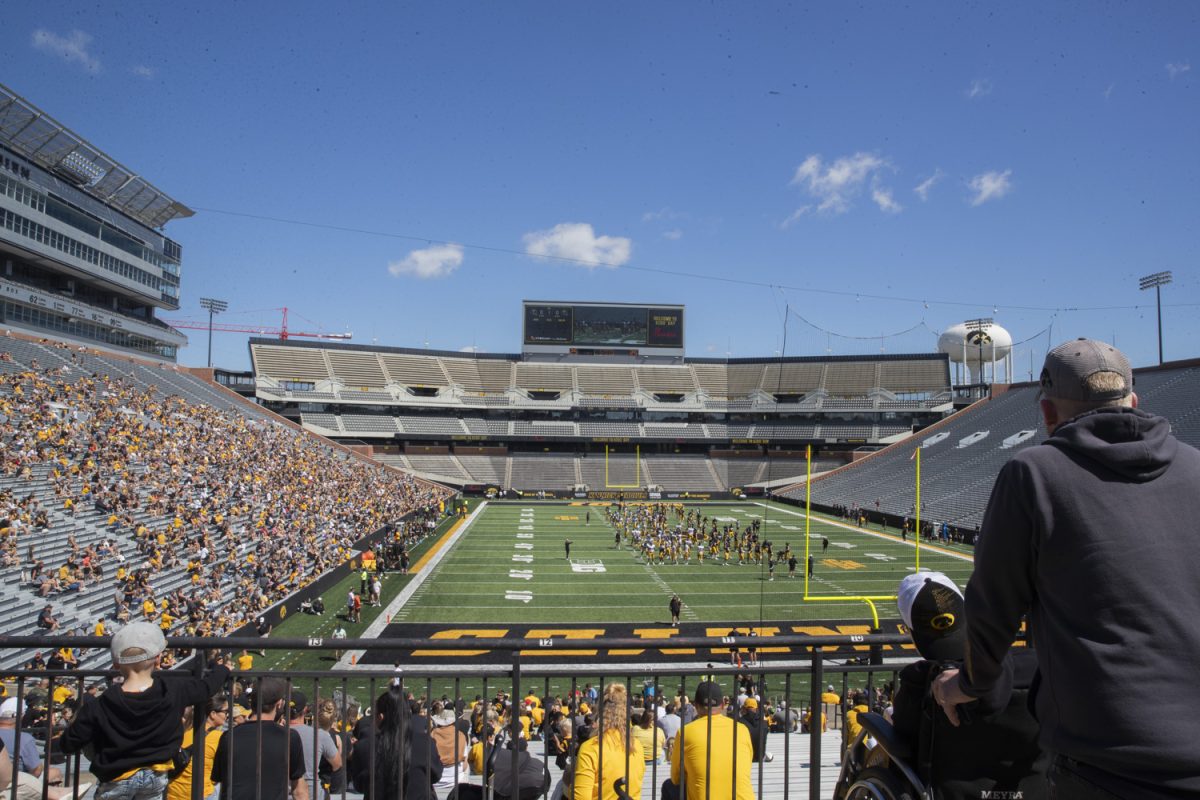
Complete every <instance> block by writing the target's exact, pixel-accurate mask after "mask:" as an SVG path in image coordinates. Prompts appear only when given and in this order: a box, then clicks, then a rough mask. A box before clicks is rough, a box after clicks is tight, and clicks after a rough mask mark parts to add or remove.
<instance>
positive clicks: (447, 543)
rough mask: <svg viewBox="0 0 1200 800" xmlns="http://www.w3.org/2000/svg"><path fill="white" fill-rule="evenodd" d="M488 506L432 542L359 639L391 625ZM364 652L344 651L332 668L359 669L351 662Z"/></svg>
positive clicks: (473, 512) (373, 636)
mask: <svg viewBox="0 0 1200 800" xmlns="http://www.w3.org/2000/svg"><path fill="white" fill-rule="evenodd" d="M487 505H488V502H487V501H486V500H484V501H483V502H482V503H480V504H479V505H478V506H476V507H475V510H474V511H472V512H471V514H470V516H468V517H467V518H466V519H460V520H459V521H458V522H456V523H454V524H453V525H452V526H450V530H448V531H446V532H445V533H443V534H442V538H440V539H438V540H437V542H436V543H434V545H433V547H431V548H429V549H428V550H426V551H425V555H423V556H421V557H420V558H419V559H417V563H416V564H414V565H413V566H412V569H411V574H412V580H410V581H409V582H408V583H407V584H406V585H405V587H404V588H403V589H401V590H400V593H399V594H397V595H396V596H395V597H393V598H392V599H391V602H389V603H388V604H387V605H386V606H385V607H384V608H383V609H381V610H380V612H379V615H378V616H377V617H375V620H374V621H373V622H372V623H371V624H370V625H368V626H367V627H366V630H364V631H363V632H362V633H361V634H359V638H360V639H374V638H377V637H378V636H379V634H381V633H383V630H384V628H386V627H387V626H388V625H390V624H391V619H392V615H393V614H395V613H396V612H397V611H399V610H400V609H401V608H403V607H404V604H405V603H407V602H408V601H409V600H410V599H411V598H412V596H413V595H414V594H416V591H417V589H419V588H421V585H422V584H423V583H425V580H426V579H427V578H428V577H429V576H430V575H431V574H433V570H434V568H435V567H437V565H438V564H440V563H441V561H442V558H443V556H445V555H446V553H448V552H450V550H451V549H453V547H454V545H455V544H457V543H458V540H459V539H461V538H462V537H463V536H465V535H466V533H467V531H468V530H470V528H471V525H472V524H473V523H474V522H475V518H476V517H478V516H479V515H480V513H482V512H483V510H484V509H485V508H487ZM365 652H366V651H365V650H350V651H348V652H346V653H345V654H344V655H343V656H342V658H341V660H339V661H338V662H337V664H335V665H334V666H333V669H357V668H359V667H360V666H361V665H359V664H357V663H352V662H351V659H353V660H354V662H357V661H358V660H359V659H361V658H362V656H363V654H364V653H365Z"/></svg>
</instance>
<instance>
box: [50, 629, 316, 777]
mask: <svg viewBox="0 0 1200 800" xmlns="http://www.w3.org/2000/svg"><path fill="white" fill-rule="evenodd" d="M166 646H167V641H166V639H165V638H164V637H163V634H162V631H161V630H159V628H158V627H157V626H155V625H152V624H151V623H149V622H135V623H133V624H132V625H126V626H125V627H124V628H122V629H121V630H119V631H117V634H116V636H114V637H113V639H112V645H111V652H112V659H113V664H114V665H115V666H116V668H117V669H119V670H120V672H121V677H122V683H121V685H119V686H114V687H112V688H110V689H108V690H107V691H105V692H104V693H103V694H102V695H100V696H99V697H98V698H97V697H92V696H91V695H86V696H84V698H83V705H82V706H81V707H80V709H79V712H78V713H77V714H76V715H75V718H74V719H73V720H72V721H71V725H70V726H69V727H68V728H67V730H66V731H65V732H64V733H63V735H62V738H61V740H60V741H61V743H62V750H63V752H64V753H78V752H79V751H80V750H82V749H83V748H84V747H87V746H90V747H92V748H93V753H92V759H91V762H92V765H91V771H92V774H93V775H95V776H96V777H97V778H98V779H99V780H100V781H101V783H100V786H99V788H98V789H97V792H98V793H100V794H102V795H110V796H113V797H117V796H119V797H128V798H139V797H150V796H157V795H161V794H162V792H163V791H164V790H165V789H166V788H167V772H168V771H169V769H170V764H171V761H172V759H173V758H174V756H175V754H176V753H178V752H179V747H180V745H181V744H182V742H183V728H182V727H181V726H180V724H179V720H180V717H181V716H182V715H183V709H184V707H185V706H190V705H196V704H199V703H204V702H206V701H207V700H208V698H210V697H212V696H213V695H214V694H216V693H217V692H218V691H219V690H220V688H221V687H222V686H223V685H224V683H225V680H226V678H228V677H229V670H228V669H227V668H226V667H225V666H224V665H223V664H222V663H221V662H220V661H219V660H218V661H217V662H216V663H215V665H214V666H213V669H212V671H211V672H210V673H209V674H208V677H207V678H206V679H204V680H201V679H199V678H192V677H184V676H179V677H175V676H171V677H160V678H155V677H154V670H156V669H158V668H159V666H160V664H161V662H162V654H163V650H165V649H166ZM115 784H121V785H119V786H114V785H115ZM155 793H157V795H156V794H155ZM302 800H303V799H302Z"/></svg>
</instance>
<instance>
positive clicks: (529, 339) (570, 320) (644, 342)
mask: <svg viewBox="0 0 1200 800" xmlns="http://www.w3.org/2000/svg"><path fill="white" fill-rule="evenodd" d="M525 344H527V345H538V344H542V345H546V344H551V345H567V346H572V347H672V348H681V349H682V348H683V306H633V305H616V304H613V305H604V304H599V303H597V304H588V305H569V304H545V303H541V304H539V303H526V304H525Z"/></svg>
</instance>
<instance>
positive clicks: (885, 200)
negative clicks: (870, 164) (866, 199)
mask: <svg viewBox="0 0 1200 800" xmlns="http://www.w3.org/2000/svg"><path fill="white" fill-rule="evenodd" d="M871 199H872V200H874V201H875V205H877V206H879V210H880V211H883V212H886V213H888V214H899V213H900V212H901V211H903V210H904V206H902V205H900V204H899V203H897V202H896V198H894V197H892V190H891V189H888V188H886V187H884V186H872V187H871Z"/></svg>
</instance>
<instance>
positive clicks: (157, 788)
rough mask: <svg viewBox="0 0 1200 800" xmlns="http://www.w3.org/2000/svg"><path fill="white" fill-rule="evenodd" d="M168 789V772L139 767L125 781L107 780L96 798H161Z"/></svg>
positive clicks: (152, 799) (97, 792)
mask: <svg viewBox="0 0 1200 800" xmlns="http://www.w3.org/2000/svg"><path fill="white" fill-rule="evenodd" d="M166 790H167V773H165V772H155V771H154V770H152V769H139V770H138V771H137V772H135V773H133V774H132V775H130V776H129V777H128V778H126V779H125V780H123V781H105V782H104V783H101V784H100V786H99V787H98V788H97V789H96V800H159V799H160V798H161V797H162V796H163V792H165V791H166Z"/></svg>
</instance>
